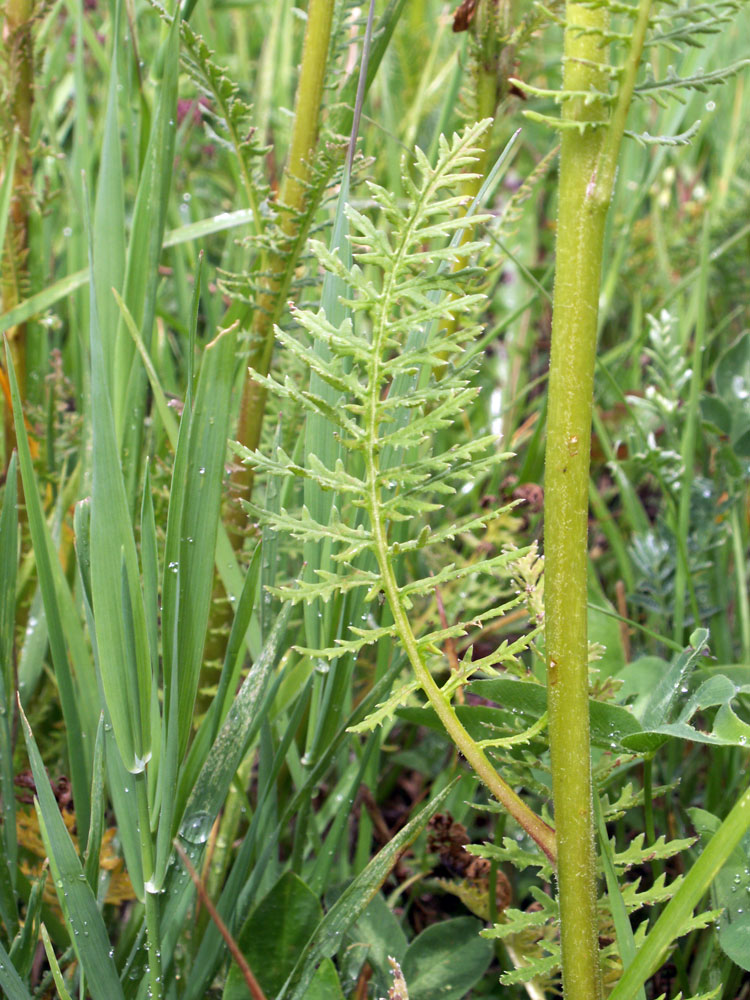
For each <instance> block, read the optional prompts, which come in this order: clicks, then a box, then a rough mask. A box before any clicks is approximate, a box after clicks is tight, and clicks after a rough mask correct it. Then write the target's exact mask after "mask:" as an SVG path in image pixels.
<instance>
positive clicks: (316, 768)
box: [170, 659, 403, 1000]
mask: <svg viewBox="0 0 750 1000" xmlns="http://www.w3.org/2000/svg"><path fill="white" fill-rule="evenodd" d="M402 669H403V661H402V660H401V659H398V660H397V662H396V663H395V664H394V665H393V666H392V667H391V669H389V670H388V672H387V673H386V674H385V675H384V676H383V677H382V678H381V679H380V680H379V681H378V682H377V683H376V684H375V685H373V687H372V688H371V689H370V691H369V692H368V693H367V695H365V697H364V698H363V699H362V701H361V702H360V703H359V705H357V707H356V708H355V709H354V711H353V712H352V713H351V714H350V715H349V717H348V718H347V719H346V720H344V722H343V723H342V724H341V726H340V727H339V729H338V731H337V732H336V733H335V735H334V738H333V739H332V740H331V741H330V743H328V745H326V746H325V747H322V748H321V752H320V754H319V756H318V758H317V760H316V761H315V763H314V764H313V766H312V767H311V769H310V773H309V774H308V776H307V778H306V780H305V782H304V784H303V785H302V787H301V788H299V789H298V791H297V792H296V793H295V794H294V796H293V797H292V798H291V800H290V801H289V802H288V803H287V805H286V806H285V808H284V809H283V811H282V813H281V816H280V817H279V819H278V822H277V823H276V824H275V825H274V828H273V829H272V830H270V831H267V833H266V836H265V838H264V840H263V841H262V849H261V850H260V853H259V855H258V856H257V857H256V843H257V841H256V838H255V837H253V836H251V835H250V834H252V832H253V831H254V830H255V829H257V823H255V822H254V823H252V824H251V829H250V831H249V833H248V835H247V836H246V837H245V839H244V840H243V842H242V845H241V847H240V850H239V852H238V853H237V856H236V858H235V860H234V864H233V866H232V870H231V872H230V873H229V876H228V878H227V880H226V882H225V884H224V888H223V890H222V893H221V898H220V900H219V903H218V906H217V909H218V911H219V913H220V914H221V916H222V917H223V919H224V920H225V921H226V922H227V924H228V925H229V927H230V929H233V928H234V929H236V928H237V927H239V926H241V925H242V923H243V922H244V920H245V917H246V916H247V914H248V912H249V910H250V907H251V905H252V903H253V901H254V899H255V897H256V894H257V891H258V887H259V885H260V881H261V878H262V875H263V872H264V869H265V866H266V864H267V862H268V859H269V857H270V856H271V853H272V852H273V851H274V850H278V844H279V839H280V837H281V835H282V831H284V830H286V829H287V828H288V826H289V824H290V823H291V821H292V818H293V817H299V814H300V810H301V808H302V805H303V804H304V802H305V800H306V799H309V798H310V797H311V796H312V795H313V794H314V793H315V790H316V788H318V787H319V785H320V782H321V781H322V780H323V778H324V777H325V775H326V773H327V772H328V769H329V768H330V766H331V762H332V760H333V758H334V755H335V754H336V753H337V751H338V750H339V749H340V747H341V745H342V743H343V742H344V741H345V740H347V739H349V738H350V737H349V734H348V728H349V727H350V726H352V725H355V724H356V723H357V722H359V721H361V720H362V719H364V718H365V716H366V715H367V714H368V713H369V712H370V711H371V710H372V709H373V708H374V706H375V705H376V704H378V703H379V702H380V701H382V700H383V699H384V698H385V697H386V696H387V694H388V692H389V691H390V688H391V685H392V684H393V681H394V679H395V678H396V677H397V676H398V674H399V672H400V671H401V670H402ZM287 736H291V734H290V733H289V732H287ZM285 754H286V751H285V750H284V752H282V753H277V756H276V760H275V761H274V767H273V769H272V773H271V775H270V778H271V780H276V773H278V771H279V770H280V769H281V767H282V766H283V764H284V759H285ZM253 861H254V865H253ZM248 871H250V872H251V874H250V877H249V878H248V876H247V873H248ZM170 902H171V900H170ZM180 905H181V906H182V908H183V909H182V913H183V918H184V911H185V908H186V905H187V903H186V901H181V904H180ZM220 959H221V941H220V939H219V936H218V933H217V932H216V930H215V928H214V927H212V926H211V927H208V928H207V930H206V933H205V934H204V937H203V940H202V941H201V944H200V947H199V949H198V953H197V955H196V957H195V962H194V963H193V969H192V972H191V974H190V977H189V979H188V982H187V985H186V989H185V998H184V1000H200V998H202V997H203V996H204V995H205V991H206V989H207V988H208V984H209V983H210V982H211V979H212V977H213V974H214V971H215V969H216V967H217V965H218V963H219V961H220Z"/></svg>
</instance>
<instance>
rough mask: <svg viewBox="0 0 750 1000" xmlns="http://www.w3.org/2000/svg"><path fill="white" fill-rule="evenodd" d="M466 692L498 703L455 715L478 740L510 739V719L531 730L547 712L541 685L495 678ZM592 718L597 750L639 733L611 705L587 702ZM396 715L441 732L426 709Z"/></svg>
mask: <svg viewBox="0 0 750 1000" xmlns="http://www.w3.org/2000/svg"><path fill="white" fill-rule="evenodd" d="M469 690H471V691H472V692H473V693H474V694H476V695H478V696H479V697H480V698H487V699H489V700H491V701H494V702H497V704H498V706H501V707H498V708H492V707H491V706H489V705H463V706H458V707H457V709H456V711H457V714H458V717H459V719H460V720H461V722H462V723H463V724H464V726H466V727H467V729H468V731H469V733H470V734H471V735H472V736H473V737H474V739H477V740H483V739H491V738H493V736H504V735H512V734H513V733H514V732H516V730H515V729H511V730H510V731H508V728H507V727H508V726H509V724H510V723H511V721H512V720H513V718H518V717H519V716H523V717H525V720H528V725H529V726H530V725H531V724H532V723H533V722H535V721H536V720H537V719H540V718H541V717H542V715H543V714H544V713H545V712H546V711H547V691H546V689H545V688H544V687H543V686H542V685H541V684H536V683H532V682H529V681H518V680H510V679H506V678H497V679H493V680H486V681H473V682H472V683H471V685H470V688H469ZM589 712H590V718H591V740H592V742H593V743H594V745H596V746H602V747H606V748H607V749H611V748H612V745H613V744H615V745H617V744H618V743H620V742H621V741H622V740H623V739H624V738H625V737H626V736H629V735H630V734H631V733H639V732H640V730H641V726H640V724H639V722H638V720H637V719H636V718H635V717H634V716H633V714H632V713H631V712H629V711H628V709H627V708H623V707H622V706H621V705H612V704H609V703H607V702H601V701H593V700H590V701H589ZM397 715H399V716H400V717H401V718H405V719H409V720H410V721H412V722H416V721H417V720H419V723H420V724H422V725H429V726H430V727H431V728H433V729H434V730H435V731H436V732H443V731H444V730H443V727H442V724H441V723H440V722H439V720H438V718H437V716H436V715H435V714H434V713H433V711H432V709H429V708H402V709H398V711H397ZM492 726H496V727H501V728H502V729H503V730H504V731H503V732H493V730H492V729H491V728H488V727H492Z"/></svg>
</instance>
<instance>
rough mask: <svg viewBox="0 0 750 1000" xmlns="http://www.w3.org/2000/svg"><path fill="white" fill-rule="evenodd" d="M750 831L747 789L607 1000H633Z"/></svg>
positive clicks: (681, 884)
mask: <svg viewBox="0 0 750 1000" xmlns="http://www.w3.org/2000/svg"><path fill="white" fill-rule="evenodd" d="M748 827H750V788H749V789H748V790H747V791H746V792H744V794H743V795H742V796H740V798H739V799H738V801H737V802H736V803H735V805H734V806H733V808H732V810H731V812H730V813H729V815H728V816H727V818H726V819H725V820H724V822H723V823H722V824H721V826H720V827H719V829H718V830H717V831H716V833H715V834H714V835H713V837H712V838H711V840H710V841H709V842H708V844H707V845H706V847H705V848H704V849H703V851H702V852H701V854H700V856H699V858H698V860H697V861H696V862H695V864H694V865H693V867H692V868H691V869H690V871H689V872H688V873H687V875H686V876H685V878H684V880H683V881H682V882H681V883H680V886H679V888H678V889H677V892H676V893H675V894H674V896H673V897H672V899H671V900H670V901H669V903H667V905H666V906H665V908H664V910H663V911H662V914H661V916H660V917H659V919H658V920H657V921H656V923H655V924H654V926H653V927H652V928H651V929H650V930H649V932H648V937H647V938H646V940H645V942H644V943H643V944H642V945H641V947H640V948H639V949H638V953H637V954H636V956H635V959H634V960H633V962H632V964H631V965H629V966H628V968H627V969H626V970H625V972H624V973H623V975H622V978H621V979H620V981H619V982H618V983H617V986H615V988H614V990H613V991H612V992H611V993H610V995H609V997H610V1000H633V997H635V996H636V994H637V992H638V990H639V989H640V988H641V986H642V985H643V984H644V983H645V982H646V980H647V979H648V978H649V976H651V975H653V974H654V972H655V971H656V970H657V969H658V968H659V966H660V964H661V963H662V961H663V960H664V958H665V957H666V955H667V952H668V950H669V948H670V946H671V945H672V943H673V942H674V941H675V940H676V939H677V938H678V937H679V935H680V934H681V933H682V927H683V925H684V923H685V920H686V919H687V918H688V917H689V916H690V914H691V913H692V912H693V909H694V908H695V907H696V906H697V905H698V903H699V902H700V900H701V898H702V897H703V895H704V894H705V893H706V891H707V890H708V888H709V886H710V885H711V883H712V882H713V880H714V878H715V877H716V875H717V874H718V872H719V871H720V869H721V868H722V866H723V865H724V863H725V862H726V861H727V859H728V858H729V856H730V855H731V853H732V851H733V850H734V849H735V848H736V847H737V845H738V844H739V843H740V841H741V840H742V838H743V836H744V835H745V832H746V831H747V829H748Z"/></svg>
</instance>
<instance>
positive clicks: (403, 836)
mask: <svg viewBox="0 0 750 1000" xmlns="http://www.w3.org/2000/svg"><path fill="white" fill-rule="evenodd" d="M453 784H454V782H451V783H450V784H449V785H447V786H446V787H445V788H444V789H443V791H442V792H440V793H439V794H438V795H436V796H435V797H434V798H433V800H432V801H431V802H430V803H429V804H428V805H427V806H425V808H424V809H422V810H421V811H420V812H419V813H418V814H417V815H416V816H415V817H414V819H412V820H411V821H410V822H409V823H407V825H406V826H405V827H403V828H402V829H401V830H399V832H398V833H397V834H396V836H395V837H394V838H393V839H392V840H391V841H390V842H389V843H388V844H387V845H386V846H385V847H384V848H382V850H380V851H379V852H378V853H377V854H376V855H375V857H374V858H373V859H372V860H371V861H370V863H369V864H368V865H367V867H366V868H365V869H364V870H363V871H362V872H360V874H359V875H357V877H356V878H355V879H354V881H353V882H352V883H351V885H349V886H347V888H346V889H345V890H344V892H343V893H342V894H341V896H340V897H339V898H338V900H337V901H336V902H335V903H334V905H333V906H332V907H331V909H330V910H329V911H328V913H326V915H325V917H323V919H322V921H321V922H320V924H319V925H318V927H317V929H316V930H315V933H314V934H313V936H312V937H311V939H310V941H309V942H308V944H307V947H306V948H305V951H304V953H303V954H302V955H300V957H299V959H298V961H297V963H296V965H295V968H294V971H293V972H292V974H291V975H290V977H289V979H287V981H286V983H285V984H284V986H283V988H282V990H281V992H280V993H279V995H278V998H277V1000H302V998H303V997H304V996H305V991H306V989H307V987H308V986H309V984H310V982H311V981H312V978H313V975H314V973H315V968H316V966H317V965H318V963H319V962H320V961H321V960H322V959H323V958H330V957H331V956H332V955H335V954H336V952H337V951H338V949H339V948H340V946H341V938H342V935H343V934H345V933H346V931H347V930H348V929H349V927H350V926H351V925H352V924H353V923H354V921H355V920H357V919H358V918H359V916H360V914H361V913H362V912H363V911H364V910H365V908H366V907H367V905H368V903H369V902H370V900H371V899H372V898H373V896H375V894H376V893H377V892H378V891H379V890H380V887H381V886H382V884H383V882H384V881H385V880H386V878H387V877H388V875H389V874H390V871H391V869H392V868H393V866H394V865H395V864H396V861H397V860H398V858H399V857H400V855H401V853H402V851H404V850H405V849H406V848H407V847H408V846H409V845H410V844H411V843H413V842H414V841H415V840H416V838H417V837H418V836H419V834H420V833H421V832H422V830H423V829H424V828H425V826H426V825H427V823H428V822H429V820H430V818H431V817H432V816H434V815H435V813H436V812H437V811H438V809H439V808H440V806H441V805H442V803H443V802H444V800H445V799H446V798H447V796H448V795H449V794H450V791H451V789H452V788H453Z"/></svg>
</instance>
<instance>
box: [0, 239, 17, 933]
mask: <svg viewBox="0 0 750 1000" xmlns="http://www.w3.org/2000/svg"><path fill="white" fill-rule="evenodd" d="M2 245H3V244H2V243H0V246H2ZM17 475H18V468H17V462H16V455H15V452H14V453H13V454H12V455H11V458H10V462H9V463H8V473H7V478H6V480H5V492H4V494H3V509H2V513H1V514H0V566H2V567H3V572H2V574H0V671H1V673H0V798H2V801H3V844H4V852H3V857H2V858H0V916H2V918H3V922H4V923H5V926H6V927H7V929H8V932H9V936H10V937H12V936H13V934H15V931H16V924H17V912H16V902H15V882H16V864H17V860H18V841H17V840H16V796H15V788H14V785H13V741H12V737H11V719H12V717H13V688H14V679H13V647H14V641H13V640H14V636H13V632H14V622H15V608H16V577H17V573H18V510H17V507H16V505H17V503H18V485H17Z"/></svg>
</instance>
